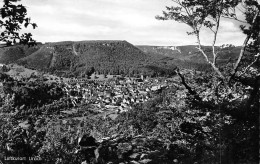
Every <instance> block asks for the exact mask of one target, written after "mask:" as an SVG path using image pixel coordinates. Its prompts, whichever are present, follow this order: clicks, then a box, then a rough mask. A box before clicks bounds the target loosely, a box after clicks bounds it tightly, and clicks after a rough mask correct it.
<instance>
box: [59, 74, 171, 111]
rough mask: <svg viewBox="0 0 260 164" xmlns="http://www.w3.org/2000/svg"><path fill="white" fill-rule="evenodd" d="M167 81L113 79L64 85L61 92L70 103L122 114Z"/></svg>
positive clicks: (166, 83) (159, 89)
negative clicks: (84, 104)
mask: <svg viewBox="0 0 260 164" xmlns="http://www.w3.org/2000/svg"><path fill="white" fill-rule="evenodd" d="M168 83H169V82H167V80H159V79H145V80H140V79H134V78H125V79H120V80H119V79H114V80H109V81H86V82H84V83H82V82H80V83H65V85H64V87H63V91H64V92H65V93H66V94H67V97H68V98H69V99H70V100H71V103H72V104H73V105H74V106H76V105H77V104H81V103H86V104H92V105H93V106H95V107H96V108H97V109H99V110H105V109H107V110H111V109H113V110H118V112H124V111H127V110H129V109H131V107H132V106H133V105H134V104H137V103H142V102H145V101H147V100H149V99H150V98H152V97H153V94H154V92H159V91H161V90H162V89H164V88H166V87H167V86H168Z"/></svg>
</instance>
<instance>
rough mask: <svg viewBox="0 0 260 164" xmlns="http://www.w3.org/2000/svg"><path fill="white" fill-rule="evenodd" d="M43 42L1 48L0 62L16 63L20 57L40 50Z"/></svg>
mask: <svg viewBox="0 0 260 164" xmlns="http://www.w3.org/2000/svg"><path fill="white" fill-rule="evenodd" d="M40 46H41V44H40V43H38V44H37V46H34V47H28V46H25V45H16V46H11V47H2V48H0V63H4V64H9V63H14V62H16V61H17V60H18V59H20V58H23V57H26V56H29V55H31V54H32V53H33V52H35V51H37V50H39V48H40Z"/></svg>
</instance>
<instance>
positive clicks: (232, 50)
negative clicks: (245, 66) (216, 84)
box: [136, 45, 241, 70]
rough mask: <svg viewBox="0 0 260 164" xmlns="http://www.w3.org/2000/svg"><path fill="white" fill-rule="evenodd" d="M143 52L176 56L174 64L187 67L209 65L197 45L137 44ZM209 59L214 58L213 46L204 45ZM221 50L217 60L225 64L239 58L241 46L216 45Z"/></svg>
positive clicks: (201, 68)
mask: <svg viewBox="0 0 260 164" xmlns="http://www.w3.org/2000/svg"><path fill="white" fill-rule="evenodd" d="M136 47H138V48H139V49H140V50H142V51H143V52H145V53H147V54H149V55H152V56H165V57H169V58H174V60H173V61H172V64H173V65H176V66H179V67H185V68H195V69H200V70H205V69H206V68H208V67H209V65H208V64H207V63H206V61H205V58H204V56H203V55H202V54H201V53H200V52H199V51H198V49H196V47H197V46H196V45H185V46H136ZM203 49H204V50H205V52H206V54H207V55H208V57H209V59H210V60H212V47H211V46H203ZM215 49H216V50H217V51H219V57H218V58H217V61H218V63H219V64H224V63H226V62H227V61H229V60H231V61H234V60H236V59H237V57H238V55H239V52H240V49H241V47H225V48H222V49H220V47H215Z"/></svg>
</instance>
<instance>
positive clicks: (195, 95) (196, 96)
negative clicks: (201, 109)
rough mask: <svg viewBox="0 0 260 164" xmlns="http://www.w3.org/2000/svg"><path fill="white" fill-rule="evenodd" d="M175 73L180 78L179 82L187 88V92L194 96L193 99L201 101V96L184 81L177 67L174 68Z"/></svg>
mask: <svg viewBox="0 0 260 164" xmlns="http://www.w3.org/2000/svg"><path fill="white" fill-rule="evenodd" d="M176 73H177V74H178V75H179V77H180V78H181V83H182V84H183V85H184V86H185V88H186V89H187V90H188V92H189V93H190V94H191V95H193V96H194V98H195V99H197V100H198V101H201V100H202V99H201V97H200V96H199V95H198V93H197V92H196V91H194V90H193V89H192V88H191V87H190V86H189V85H188V84H187V83H186V81H185V78H184V76H183V75H182V74H181V73H180V70H179V68H178V69H177V70H176Z"/></svg>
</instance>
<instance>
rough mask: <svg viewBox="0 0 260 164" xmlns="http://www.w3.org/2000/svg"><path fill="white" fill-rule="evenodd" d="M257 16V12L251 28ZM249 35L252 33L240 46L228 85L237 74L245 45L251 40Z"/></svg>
mask: <svg viewBox="0 0 260 164" xmlns="http://www.w3.org/2000/svg"><path fill="white" fill-rule="evenodd" d="M258 15H259V11H257V12H256V14H255V16H254V19H253V22H252V26H254V24H255V21H256V18H257V16H258ZM251 35H252V32H251V33H250V34H248V35H247V37H246V39H245V41H244V43H243V46H242V49H241V51H240V54H239V57H238V59H237V62H236V63H235V66H234V69H233V73H232V75H231V76H230V78H229V80H228V82H229V83H230V81H231V79H233V78H234V76H235V75H236V73H237V70H238V66H239V64H240V62H241V60H242V57H243V56H244V53H245V50H246V45H247V43H248V41H249V39H250V38H251Z"/></svg>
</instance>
